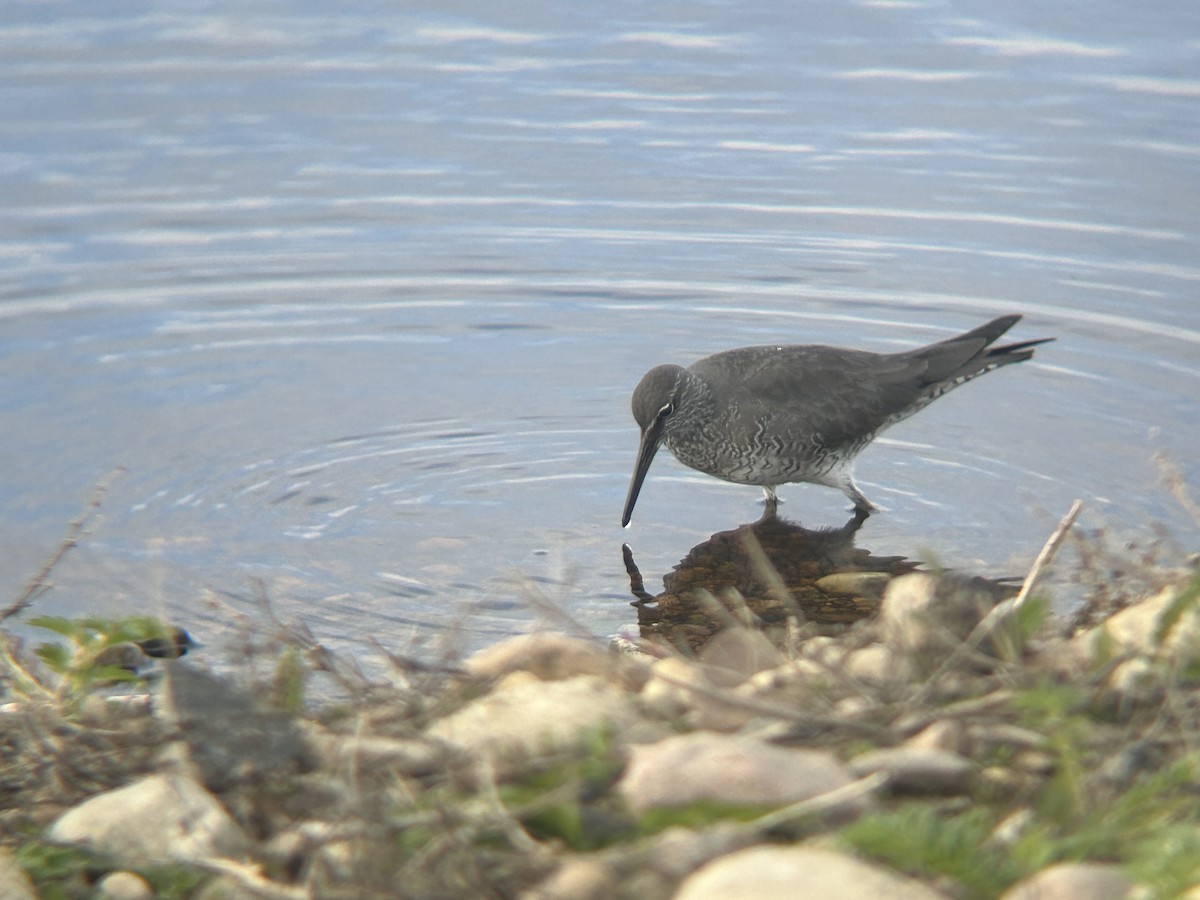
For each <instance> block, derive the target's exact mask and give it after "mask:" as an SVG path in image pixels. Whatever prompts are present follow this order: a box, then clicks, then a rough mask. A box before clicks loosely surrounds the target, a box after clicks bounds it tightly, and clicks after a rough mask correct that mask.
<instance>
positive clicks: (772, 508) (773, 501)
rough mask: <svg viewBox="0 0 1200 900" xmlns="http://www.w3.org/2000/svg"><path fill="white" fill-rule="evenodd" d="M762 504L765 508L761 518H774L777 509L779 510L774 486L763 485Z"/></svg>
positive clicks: (777, 496)
mask: <svg viewBox="0 0 1200 900" xmlns="http://www.w3.org/2000/svg"><path fill="white" fill-rule="evenodd" d="M763 504H764V505H765V507H766V508H765V509H764V510H763V518H764V519H773V518H775V516H776V515H777V514H778V509H779V495H778V494H776V493H775V485H773V484H764V485H763Z"/></svg>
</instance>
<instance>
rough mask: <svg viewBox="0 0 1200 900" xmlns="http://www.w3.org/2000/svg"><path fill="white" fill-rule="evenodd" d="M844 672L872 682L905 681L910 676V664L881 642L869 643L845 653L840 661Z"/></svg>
mask: <svg viewBox="0 0 1200 900" xmlns="http://www.w3.org/2000/svg"><path fill="white" fill-rule="evenodd" d="M842 668H843V669H844V670H845V672H846V674H847V675H849V676H851V677H852V678H857V679H859V680H860V681H866V682H870V683H872V684H886V683H892V682H906V681H909V680H910V679H911V678H912V666H910V665H909V664H908V660H907V659H905V658H904V657H902V656H898V655H897V654H896V653H894V652H892V650H890V649H889V648H887V647H885V646H884V645H883V644H871V645H869V646H867V647H860V648H859V649H857V650H853V651H851V652H850V653H847V654H846V657H845V660H844V661H843V663H842Z"/></svg>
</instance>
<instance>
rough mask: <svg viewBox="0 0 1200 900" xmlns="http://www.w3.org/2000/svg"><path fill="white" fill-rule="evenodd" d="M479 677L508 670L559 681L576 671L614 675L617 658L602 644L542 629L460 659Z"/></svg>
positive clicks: (601, 675)
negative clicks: (539, 631)
mask: <svg viewBox="0 0 1200 900" xmlns="http://www.w3.org/2000/svg"><path fill="white" fill-rule="evenodd" d="M463 667H464V668H465V669H466V670H467V671H468V672H470V673H471V674H472V675H475V676H476V677H479V678H500V677H502V676H504V675H507V674H509V673H510V672H529V673H530V674H531V675H534V676H535V677H537V678H540V679H541V680H543V681H561V680H563V679H565V678H575V677H576V676H579V675H598V676H600V677H603V678H608V677H611V676H613V675H614V673H615V672H616V670H617V667H618V660H617V658H616V657H614V656H613V654H611V653H610V652H609V651H608V650H606V649H605V648H604V647H602V646H600V645H598V644H593V643H589V642H588V641H583V640H580V639H579V638H573V637H568V636H567V635H565V634H557V633H554V632H541V633H538V634H526V635H519V636H517V637H511V638H508V639H506V640H503V641H500V642H499V643H498V644H492V645H491V646H489V647H485V648H484V649H483V650H480V651H479V652H478V653H475V654H473V655H472V656H471V657H470V658H469V659H467V660H466V662H465V663H463Z"/></svg>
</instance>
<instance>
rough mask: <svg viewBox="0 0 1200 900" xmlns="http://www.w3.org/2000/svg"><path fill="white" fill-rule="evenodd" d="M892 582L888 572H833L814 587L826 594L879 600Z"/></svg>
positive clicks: (824, 576) (817, 581)
mask: <svg viewBox="0 0 1200 900" xmlns="http://www.w3.org/2000/svg"><path fill="white" fill-rule="evenodd" d="M891 580H892V576H891V575H889V574H888V573H887V572H832V573H830V574H829V575H823V576H822V577H820V578H818V579H817V580H816V581H815V582H814V586H815V587H816V588H817V589H818V590H821V591H824V592H825V593H826V594H840V595H842V596H848V597H867V598H869V599H873V600H877V599H879V598H880V597H882V596H883V592H884V590H885V589H886V588H887V586H888V583H889V582H890V581H891Z"/></svg>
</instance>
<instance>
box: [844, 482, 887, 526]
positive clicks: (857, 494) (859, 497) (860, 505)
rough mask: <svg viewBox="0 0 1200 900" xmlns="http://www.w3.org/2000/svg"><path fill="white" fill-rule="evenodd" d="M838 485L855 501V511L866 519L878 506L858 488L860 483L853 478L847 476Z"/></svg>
mask: <svg viewBox="0 0 1200 900" xmlns="http://www.w3.org/2000/svg"><path fill="white" fill-rule="evenodd" d="M838 487H839V488H841V489H842V493H843V494H845V495H846V496H847V497H849V498H850V499H851V500H852V501H853V502H854V511H855V513H857V514H859V515H861V516H862V517H863V518H864V519H865V518H866V517H867V516H869V515H870V514H871V513H873V512H874V511H875V510H876V508H877V507H876V506H875V504H874V503H872V502H871V501H870V500H868V499H867V498H866V497H864V496H863V492H862V491H860V490H859V489H858V485H856V484H855V483H854V480H853V479H852V478H847V479H846V480H845V481H843V482H842V483H841V484H839V485H838Z"/></svg>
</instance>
